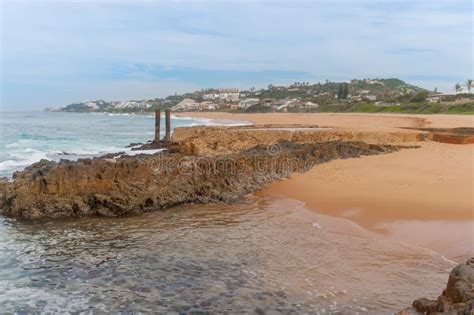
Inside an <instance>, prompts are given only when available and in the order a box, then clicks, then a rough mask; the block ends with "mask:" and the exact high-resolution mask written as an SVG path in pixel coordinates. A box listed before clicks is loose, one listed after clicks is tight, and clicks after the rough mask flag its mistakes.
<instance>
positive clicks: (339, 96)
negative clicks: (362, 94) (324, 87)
mask: <svg viewBox="0 0 474 315" xmlns="http://www.w3.org/2000/svg"><path fill="white" fill-rule="evenodd" d="M343 93H344V87H343V85H342V84H339V88H338V90H337V99H338V100H340V99H342V96H343Z"/></svg>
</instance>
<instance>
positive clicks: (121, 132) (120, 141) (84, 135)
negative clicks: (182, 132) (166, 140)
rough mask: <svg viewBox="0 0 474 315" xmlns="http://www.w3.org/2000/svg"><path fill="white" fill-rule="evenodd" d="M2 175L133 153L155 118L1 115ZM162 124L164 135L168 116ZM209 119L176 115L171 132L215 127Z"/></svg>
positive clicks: (148, 134)
mask: <svg viewBox="0 0 474 315" xmlns="http://www.w3.org/2000/svg"><path fill="white" fill-rule="evenodd" d="M0 115H1V118H0V177H4V176H6V177H10V176H11V175H12V173H13V172H15V171H18V170H21V169H23V168H25V167H26V166H28V165H30V164H32V163H34V162H38V161H40V160H41V159H49V160H56V161H59V160H60V159H71V160H76V159H78V158H87V157H94V156H99V155H102V154H105V153H110V152H122V151H126V152H130V148H126V146H127V145H129V144H130V143H138V142H141V143H145V142H146V141H148V140H152V139H153V138H154V134H155V133H154V124H155V122H154V116H152V115H132V114H111V113H63V112H41V111H37V112H16V113H13V112H10V113H9V112H2V113H1V114H0ZM162 120H163V121H162V122H161V125H162V126H163V128H162V129H163V131H162V134H161V136H162V137H163V136H164V125H165V124H164V117H162ZM212 123H213V122H212V121H210V120H207V119H194V118H180V117H172V119H171V126H172V128H173V129H174V128H176V127H183V126H193V125H202V124H212Z"/></svg>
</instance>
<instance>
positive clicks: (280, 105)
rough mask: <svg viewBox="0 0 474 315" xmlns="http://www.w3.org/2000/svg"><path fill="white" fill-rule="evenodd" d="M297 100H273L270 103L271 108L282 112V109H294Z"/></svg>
mask: <svg viewBox="0 0 474 315" xmlns="http://www.w3.org/2000/svg"><path fill="white" fill-rule="evenodd" d="M298 102H299V100H298V99H297V98H285V99H281V100H275V101H273V102H272V108H273V109H276V110H283V109H284V108H291V107H296V106H297V104H298Z"/></svg>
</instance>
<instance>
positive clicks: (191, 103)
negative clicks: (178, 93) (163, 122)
mask: <svg viewBox="0 0 474 315" xmlns="http://www.w3.org/2000/svg"><path fill="white" fill-rule="evenodd" d="M200 109H201V107H200V104H199V103H197V102H196V101H195V100H193V99H190V98H185V99H184V100H182V101H181V102H179V103H178V104H176V105H175V106H173V107H171V110H172V111H177V112H179V111H195V110H200Z"/></svg>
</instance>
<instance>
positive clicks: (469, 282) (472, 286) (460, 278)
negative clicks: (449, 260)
mask: <svg viewBox="0 0 474 315" xmlns="http://www.w3.org/2000/svg"><path fill="white" fill-rule="evenodd" d="M473 306H474V258H470V259H468V261H467V262H466V263H465V264H460V265H458V266H456V267H455V268H454V269H453V270H451V273H450V274H449V280H448V284H447V287H446V289H445V290H444V291H443V294H442V295H440V296H439V297H438V299H437V300H436V301H434V300H429V299H426V298H421V299H418V300H415V301H414V302H413V307H414V309H415V310H416V311H418V312H420V313H422V314H430V315H434V314H452V315H469V314H474V308H473ZM408 310H409V309H405V310H403V311H400V312H399V313H397V314H398V315H408V314H412V313H409V312H408Z"/></svg>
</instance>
